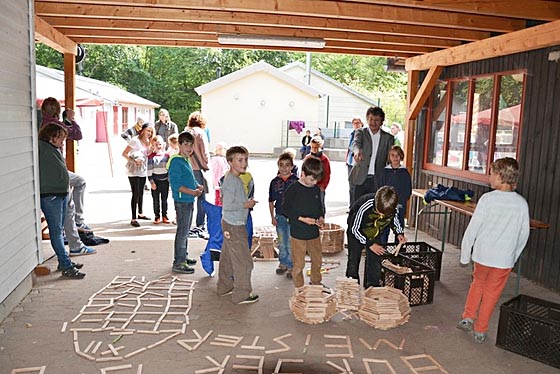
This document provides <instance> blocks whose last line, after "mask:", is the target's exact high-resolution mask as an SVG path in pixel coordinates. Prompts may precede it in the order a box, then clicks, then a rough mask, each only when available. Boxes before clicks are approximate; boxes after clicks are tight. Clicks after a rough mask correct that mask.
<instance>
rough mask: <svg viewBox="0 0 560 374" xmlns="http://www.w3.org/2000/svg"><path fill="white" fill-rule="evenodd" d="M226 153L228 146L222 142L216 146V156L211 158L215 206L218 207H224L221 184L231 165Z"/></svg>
mask: <svg viewBox="0 0 560 374" xmlns="http://www.w3.org/2000/svg"><path fill="white" fill-rule="evenodd" d="M226 151H227V146H226V144H225V143H221V142H220V143H218V144H216V149H214V156H212V157H211V158H210V163H211V164H212V167H211V169H212V175H213V177H214V181H213V182H214V183H213V184H214V191H215V198H214V204H215V205H217V206H222V201H221V199H220V182H221V179H222V177H223V176H224V175H225V174H226V172H227V171H228V170H229V164H228V162H227V160H226Z"/></svg>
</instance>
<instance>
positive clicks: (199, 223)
mask: <svg viewBox="0 0 560 374" xmlns="http://www.w3.org/2000/svg"><path fill="white" fill-rule="evenodd" d="M205 128H206V118H204V116H203V115H202V113H200V112H192V113H191V114H190V115H189V119H188V120H187V131H189V132H190V133H192V134H193V136H194V152H193V153H192V156H191V157H190V158H189V161H190V162H191V165H192V168H193V172H194V177H195V179H196V182H197V183H198V184H199V185H202V186H204V185H205V181H204V175H203V172H205V171H208V170H210V167H209V162H210V148H209V146H208V136H207V135H206V132H205V131H204V129H205ZM206 192H207V191H205V190H204V191H202V195H200V196H198V197H197V198H196V220H195V224H196V227H197V228H198V230H197V231H196V233H197V234H198V236H201V235H202V236H205V235H204V234H205V231H206V230H205V226H204V223H205V220H206V212H205V211H204V207H203V205H202V202H203V201H204V200H205V199H206ZM201 233H202V234H201ZM202 236H201V237H202Z"/></svg>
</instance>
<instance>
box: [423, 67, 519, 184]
mask: <svg viewBox="0 0 560 374" xmlns="http://www.w3.org/2000/svg"><path fill="white" fill-rule="evenodd" d="M516 74H523V83H522V84H523V86H522V88H521V100H520V105H521V108H520V113H519V126H518V130H517V131H518V134H517V141H516V159H517V160H518V161H519V159H520V158H521V153H520V151H521V137H522V136H521V134H522V128H523V109H524V101H525V89H526V86H527V70H526V69H520V70H511V71H503V72H497V73H492V74H480V75H473V76H469V77H456V78H446V79H440V81H445V82H446V83H447V86H446V87H447V94H446V97H445V100H446V104H445V110H446V113H445V124H444V140H443V148H442V152H443V154H442V160H443V162H442V163H443V165H437V164H434V163H428V161H427V160H428V155H429V152H430V148H429V146H430V141H431V139H430V136H428V135H429V134H431V126H432V124H433V118H432V116H433V111H434V108H433V94H430V97H429V101H428V110H427V115H426V117H425V123H424V129H425V132H424V133H425V134H426V135H425V137H424V152H423V159H422V169H423V170H427V171H433V172H437V173H441V174H446V175H450V176H455V177H460V178H462V179H468V180H472V181H478V182H484V183H488V175H489V174H490V163H491V162H492V161H493V159H494V153H495V151H496V132H497V129H498V107H499V102H500V101H499V95H500V88H501V82H502V77H503V76H508V75H516ZM481 78H493V79H494V87H493V89H492V104H491V109H492V110H491V115H490V134H489V135H490V136H489V140H488V142H489V147H488V157H487V160H486V172H485V173H478V172H474V171H470V170H469V154H470V148H471V146H470V143H471V125H472V114H473V102H474V91H475V82H476V80H477V79H481ZM462 81H468V84H469V87H468V97H467V111H466V118H465V130H464V131H465V136H464V140H463V145H464V146H463V160H462V167H461V169H458V168H454V167H450V166H447V164H448V157H449V136H450V129H451V115H452V110H453V88H454V85H455V84H456V83H457V82H462ZM434 87H435V86H434Z"/></svg>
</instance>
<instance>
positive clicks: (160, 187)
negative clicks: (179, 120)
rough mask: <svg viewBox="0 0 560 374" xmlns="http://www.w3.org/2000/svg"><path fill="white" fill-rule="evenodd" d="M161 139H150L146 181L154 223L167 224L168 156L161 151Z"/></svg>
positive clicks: (158, 137)
mask: <svg viewBox="0 0 560 374" xmlns="http://www.w3.org/2000/svg"><path fill="white" fill-rule="evenodd" d="M163 146H164V143H163V138H162V137H161V136H160V135H157V136H156V137H155V138H153V139H152V152H151V153H150V154H149V155H148V181H149V182H150V186H151V187H152V199H153V201H154V214H155V218H154V223H155V224H156V225H157V224H158V223H160V222H163V223H169V218H167V196H168V194H169V178H168V173H167V169H166V168H165V167H166V165H167V161H169V155H168V154H167V153H165V152H164V150H163ZM160 198H161V221H160Z"/></svg>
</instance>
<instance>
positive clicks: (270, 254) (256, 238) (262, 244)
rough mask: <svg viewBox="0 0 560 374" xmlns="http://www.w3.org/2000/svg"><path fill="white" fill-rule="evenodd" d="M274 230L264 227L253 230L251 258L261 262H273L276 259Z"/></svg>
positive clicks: (271, 227)
mask: <svg viewBox="0 0 560 374" xmlns="http://www.w3.org/2000/svg"><path fill="white" fill-rule="evenodd" d="M275 239H276V228H275V227H274V226H270V227H268V226H264V227H257V228H255V232H254V233H253V245H252V246H251V256H253V257H255V258H258V259H261V260H274V259H275V258H277V257H278V254H277V250H276V247H275Z"/></svg>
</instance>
